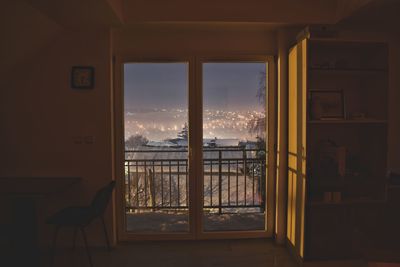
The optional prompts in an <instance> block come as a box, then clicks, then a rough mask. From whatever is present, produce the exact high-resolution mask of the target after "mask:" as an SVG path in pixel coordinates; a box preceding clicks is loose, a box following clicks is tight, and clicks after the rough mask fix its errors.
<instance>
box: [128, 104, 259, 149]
mask: <svg viewBox="0 0 400 267" xmlns="http://www.w3.org/2000/svg"><path fill="white" fill-rule="evenodd" d="M187 114H188V110H187V109H179V108H173V109H157V108H154V109H138V110H131V111H128V112H126V113H125V139H127V138H129V137H130V136H132V135H142V136H145V137H146V138H148V139H149V140H158V141H161V140H165V139H170V138H175V137H176V136H177V133H178V132H180V131H181V130H182V128H183V127H184V125H185V123H187V121H188V117H187ZM257 118H265V113H264V112H262V111H256V110H252V111H227V110H213V109H206V110H204V116H203V135H204V138H215V137H217V138H220V139H227V138H236V139H241V140H253V139H255V135H254V134H250V133H249V123H250V122H251V121H252V120H254V119H257Z"/></svg>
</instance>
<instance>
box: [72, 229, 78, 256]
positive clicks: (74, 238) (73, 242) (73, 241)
mask: <svg viewBox="0 0 400 267" xmlns="http://www.w3.org/2000/svg"><path fill="white" fill-rule="evenodd" d="M77 233H78V227H75V228H74V236H73V240H72V250H73V251H74V250H75V248H76V235H77Z"/></svg>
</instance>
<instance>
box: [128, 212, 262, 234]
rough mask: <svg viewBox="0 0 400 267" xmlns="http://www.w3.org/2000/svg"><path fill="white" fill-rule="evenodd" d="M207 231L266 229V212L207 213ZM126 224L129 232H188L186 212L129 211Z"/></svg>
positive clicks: (205, 224) (205, 215)
mask: <svg viewBox="0 0 400 267" xmlns="http://www.w3.org/2000/svg"><path fill="white" fill-rule="evenodd" d="M203 218H204V219H203V221H204V229H205V230H206V231H210V232H212V231H246V230H264V227H265V214H264V213H228V214H221V215H219V214H217V213H205V214H204V217H203ZM126 220H127V222H126V226H127V230H128V231H129V232H186V231H188V215H187V214H186V213H182V212H181V213H177V212H173V213H172V212H170V213H168V212H166V211H155V212H145V213H127V214H126Z"/></svg>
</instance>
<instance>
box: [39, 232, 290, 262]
mask: <svg viewBox="0 0 400 267" xmlns="http://www.w3.org/2000/svg"><path fill="white" fill-rule="evenodd" d="M91 251H92V256H93V263H94V266H95V267H106V266H107V267H111V266H112V267H128V266H129V267H131V266H132V267H152V266H157V267H158V266H160V267H186V266H190V267H200V266H202V267H203V266H204V267H225V266H226V267H228V266H229V267H239V266H244V267H267V266H271V267H277V266H279V267H295V266H297V264H296V263H295V262H294V260H293V259H292V257H291V256H290V255H289V253H288V252H287V250H286V249H285V248H284V247H281V246H277V245H275V244H274V242H273V241H272V240H265V239H252V240H210V241H158V242H135V243H130V244H123V245H119V246H117V247H116V248H114V249H113V250H112V251H111V252H107V251H106V249H102V248H92V249H91ZM48 262H49V261H48V260H46V263H47V264H45V265H44V266H48V265H49V264H48ZM54 266H55V267H56V266H60V267H64V266H76V267H81V266H82V267H86V266H89V263H88V260H87V257H86V254H85V251H84V250H83V249H82V248H78V249H76V251H74V252H73V251H71V250H68V249H59V250H58V251H57V253H56V258H55V264H54Z"/></svg>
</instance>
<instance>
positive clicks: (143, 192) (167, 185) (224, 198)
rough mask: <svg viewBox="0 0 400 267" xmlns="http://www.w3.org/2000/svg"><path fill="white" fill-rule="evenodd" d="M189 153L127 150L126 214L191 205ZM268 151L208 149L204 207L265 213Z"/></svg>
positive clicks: (239, 148)
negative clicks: (127, 212) (128, 212)
mask: <svg viewBox="0 0 400 267" xmlns="http://www.w3.org/2000/svg"><path fill="white" fill-rule="evenodd" d="M188 168H189V167H188V160H187V150H186V149H170V148H169V149H166V150H162V149H161V150H160V149H158V150H131V151H125V199H126V209H127V211H140V210H171V211H173V210H185V209H188V207H189V176H188ZM265 175H266V151H265V150H260V149H245V148H241V147H237V148H236V147H233V148H232V147H217V148H203V179H204V180H203V181H204V191H203V207H204V209H205V210H208V211H210V212H218V213H229V212H251V211H253V212H263V211H264V209H265Z"/></svg>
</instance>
